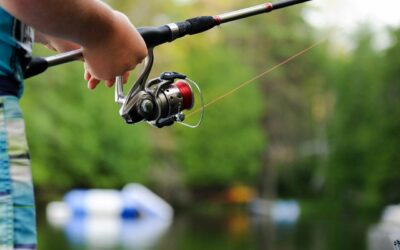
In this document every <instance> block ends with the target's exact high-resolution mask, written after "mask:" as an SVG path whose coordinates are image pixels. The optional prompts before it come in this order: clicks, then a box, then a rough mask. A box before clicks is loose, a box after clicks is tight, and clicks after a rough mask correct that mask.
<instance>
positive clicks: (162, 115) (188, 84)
mask: <svg viewBox="0 0 400 250" xmlns="http://www.w3.org/2000/svg"><path fill="white" fill-rule="evenodd" d="M153 61H154V55H153V51H152V50H149V54H148V57H147V59H146V62H145V68H144V70H143V72H142V74H141V75H140V76H139V78H138V80H137V81H136V82H135V83H134V85H133V86H132V88H131V90H130V91H129V93H128V95H127V96H124V93H123V85H122V77H117V80H116V88H115V101H116V102H117V103H118V104H120V105H121V109H120V111H119V114H120V116H121V117H122V118H123V119H124V120H125V122H126V123H128V124H135V123H138V122H141V121H143V120H145V121H147V122H148V123H149V124H151V125H153V126H155V127H158V128H162V127H164V126H170V125H172V124H174V123H175V122H179V123H182V124H184V125H187V126H188V127H197V126H198V125H200V122H201V120H200V121H199V123H198V124H197V125H195V126H191V125H188V124H185V123H183V121H184V120H185V114H184V113H183V111H184V110H190V109H192V108H193V106H194V102H195V100H194V92H193V88H192V85H193V84H194V85H195V86H196V88H197V89H198V90H199V93H200V96H201V91H200V89H199V87H198V85H197V84H196V83H195V82H193V81H191V80H190V79H189V78H187V77H186V76H185V75H183V74H180V73H176V72H164V73H162V74H161V75H160V76H159V77H157V78H154V79H152V80H149V81H147V78H148V75H149V73H150V71H151V68H152V65H153ZM202 99H203V98H202V96H201V101H202V106H204V105H203V100H202ZM202 117H203V114H202V116H201V118H202Z"/></svg>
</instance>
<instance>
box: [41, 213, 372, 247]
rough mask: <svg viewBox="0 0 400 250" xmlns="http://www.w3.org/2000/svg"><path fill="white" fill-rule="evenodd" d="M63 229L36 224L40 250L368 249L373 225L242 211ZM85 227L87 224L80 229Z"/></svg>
mask: <svg viewBox="0 0 400 250" xmlns="http://www.w3.org/2000/svg"><path fill="white" fill-rule="evenodd" d="M74 223H75V224H72V225H71V224H70V225H69V226H68V227H66V228H55V227H54V226H51V225H49V224H48V223H47V222H46V221H45V220H40V222H39V234H40V235H39V240H40V249H42V250H50V249H58V250H69V249H71V250H72V249H74V250H78V249H79V250H89V249H104V250H127V249H132V250H144V249H146V250H147V249H149V250H150V249H151V250H175V249H185V250H186V249H190V250H197V249H199V250H200V249H201V250H204V249H211V250H214V249H215V250H220V249H221V250H222V249H224V250H226V249H231V250H236V249H237V250H239V249H240V250H243V249H246V250H250V249H263V250H264V249H265V250H270V249H279V250H280V249H282V250H292V249H293V250H294V249H305V250H306V249H307V250H314V249H315V250H324V249H332V250H333V249H361V250H362V249H368V244H367V242H368V238H367V237H368V230H369V228H370V227H371V226H372V225H368V223H366V222H363V221H358V220H356V219H355V220H344V219H343V220H338V219H336V218H324V219H317V218H315V219H313V218H312V217H311V218H302V219H300V221H299V222H297V223H296V224H292V225H290V224H287V223H286V224H285V223H284V224H279V223H275V222H272V221H271V220H270V219H268V218H267V217H254V216H251V215H249V214H248V213H247V211H246V210H244V209H235V210H233V211H232V210H228V212H226V213H224V212H223V213H203V212H202V213H198V212H195V213H194V212H190V213H179V212H178V213H177V215H176V217H175V219H174V221H173V223H172V224H171V225H160V224H159V223H158V224H157V222H156V221H151V220H149V221H140V219H139V220H132V221H125V222H120V221H109V220H104V221H97V222H94V223H93V222H91V223H88V222H85V221H76V222H74ZM85 223H86V224H85Z"/></svg>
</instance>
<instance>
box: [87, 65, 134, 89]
mask: <svg viewBox="0 0 400 250" xmlns="http://www.w3.org/2000/svg"><path fill="white" fill-rule="evenodd" d="M129 74H130V72H126V73H125V74H123V76H122V82H123V83H124V84H125V83H127V82H128V78H129ZM84 79H85V80H86V81H87V82H88V84H87V86H88V88H89V89H95V88H96V87H97V85H99V83H100V82H101V80H99V79H97V78H95V77H94V76H92V74H91V73H90V70H89V69H88V67H87V66H86V65H85V73H84ZM114 83H115V79H112V80H106V81H104V84H105V85H106V86H107V87H109V88H111V87H112V86H113V85H114Z"/></svg>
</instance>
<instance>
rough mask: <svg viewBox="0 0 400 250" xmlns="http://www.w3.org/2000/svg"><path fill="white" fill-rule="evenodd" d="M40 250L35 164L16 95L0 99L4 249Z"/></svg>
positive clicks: (0, 234) (0, 233)
mask: <svg viewBox="0 0 400 250" xmlns="http://www.w3.org/2000/svg"><path fill="white" fill-rule="evenodd" d="M17 249H18V250H28V249H36V216H35V206H34V193H33V185H32V175H31V164H30V159H29V152H28V145H27V142H26V137H25V127H24V121H23V118H22V113H21V110H20V108H19V105H18V98H17V97H15V96H1V97H0V250H17Z"/></svg>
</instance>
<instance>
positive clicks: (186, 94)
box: [175, 81, 194, 109]
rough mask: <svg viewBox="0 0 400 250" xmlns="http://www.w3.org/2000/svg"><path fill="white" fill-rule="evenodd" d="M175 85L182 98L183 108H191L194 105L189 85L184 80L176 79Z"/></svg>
mask: <svg viewBox="0 0 400 250" xmlns="http://www.w3.org/2000/svg"><path fill="white" fill-rule="evenodd" d="M175 86H176V87H177V88H178V89H179V92H180V93H181V94H182V98H183V109H191V108H193V105H194V96H193V91H192V88H191V87H190V85H189V84H188V83H187V82H185V81H177V82H176V83H175Z"/></svg>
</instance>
